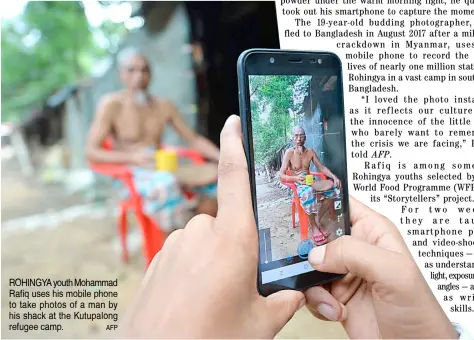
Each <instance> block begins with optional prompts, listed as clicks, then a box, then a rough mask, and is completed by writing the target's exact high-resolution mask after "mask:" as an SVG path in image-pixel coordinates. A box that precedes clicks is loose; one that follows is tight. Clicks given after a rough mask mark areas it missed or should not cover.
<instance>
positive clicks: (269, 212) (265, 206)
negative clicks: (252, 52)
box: [246, 58, 349, 290]
mask: <svg viewBox="0 0 474 340" xmlns="http://www.w3.org/2000/svg"><path fill="white" fill-rule="evenodd" d="M275 59H276V58H275ZM275 59H273V60H275ZM315 60H317V59H315ZM258 64H259V65H262V63H256V65H258ZM328 64H330V63H329V62H328ZM249 70H250V71H251V70H252V68H249ZM253 71H254V72H253V73H257V74H252V72H249V74H247V75H246V76H247V77H248V99H249V111H250V112H249V113H250V119H247V123H249V124H250V125H251V129H250V131H251V132H250V135H249V136H248V138H249V139H250V143H249V148H250V151H251V158H252V166H251V167H250V168H251V172H253V174H251V176H252V175H253V191H254V193H253V194H254V210H256V211H255V215H256V220H257V225H258V230H259V246H260V251H259V254H260V258H259V262H260V263H259V276H260V277H259V283H260V286H263V287H265V286H269V287H271V286H274V288H275V287H280V288H281V287H288V288H296V289H298V288H305V287H309V286H312V285H315V284H319V283H322V282H327V281H330V280H332V279H334V278H336V277H338V276H339V275H334V274H327V273H317V272H315V271H314V269H313V268H312V267H311V265H310V264H309V263H308V253H309V252H310V251H311V249H312V248H314V247H318V246H321V245H323V244H327V243H328V242H331V241H333V240H335V239H337V238H338V237H341V236H343V235H345V234H346V233H349V230H348V229H349V223H348V216H347V215H348V202H347V200H348V195H347V170H346V149H345V135H344V133H345V132H344V131H345V129H344V108H343V99H342V98H343V97H342V82H341V79H340V77H341V71H340V67H339V68H338V67H329V66H328V67H323V66H321V67H309V66H308V67H304V66H302V65H299V66H298V67H294V66H292V65H282V64H280V65H279V66H278V65H276V66H272V65H269V66H265V67H258V66H257V67H253ZM275 290H278V289H275Z"/></svg>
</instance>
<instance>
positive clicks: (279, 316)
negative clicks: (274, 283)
mask: <svg viewBox="0 0 474 340" xmlns="http://www.w3.org/2000/svg"><path fill="white" fill-rule="evenodd" d="M265 302H266V305H267V310H268V311H269V312H268V316H269V319H270V322H271V323H273V326H274V330H275V334H276V333H278V332H279V331H280V330H281V329H282V328H283V326H285V325H286V323H287V322H288V321H290V319H291V318H292V317H293V315H295V313H296V312H297V311H298V310H299V309H300V308H302V307H303V306H304V305H305V303H306V300H305V296H304V294H303V293H302V292H299V291H295V290H281V291H279V292H277V293H274V294H272V295H270V296H268V297H267V298H266V299H265Z"/></svg>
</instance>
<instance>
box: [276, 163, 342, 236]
mask: <svg viewBox="0 0 474 340" xmlns="http://www.w3.org/2000/svg"><path fill="white" fill-rule="evenodd" d="M286 174H287V175H288V176H291V172H290V171H289V170H288V171H287V172H286ZM310 174H311V175H313V176H316V177H321V180H325V179H327V177H326V175H324V174H323V173H321V172H313V171H310ZM281 183H282V184H283V185H286V186H287V187H289V188H290V189H291V190H292V191H293V199H292V201H291V222H292V225H293V228H296V220H295V213H296V211H298V218H299V220H300V235H301V236H300V237H301V240H302V241H303V240H306V239H308V229H309V217H308V215H306V212H305V211H304V209H303V208H302V207H301V202H300V198H299V196H298V191H297V190H296V184H295V183H293V182H283V181H282V182H281ZM316 199H318V200H321V199H322V195H317V196H316ZM333 208H334V207H332V208H331V216H333V215H334V210H333Z"/></svg>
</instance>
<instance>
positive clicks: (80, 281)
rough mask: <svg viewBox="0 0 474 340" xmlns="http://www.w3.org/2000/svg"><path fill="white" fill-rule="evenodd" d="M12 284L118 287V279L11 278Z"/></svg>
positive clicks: (27, 285) (16, 285)
mask: <svg viewBox="0 0 474 340" xmlns="http://www.w3.org/2000/svg"><path fill="white" fill-rule="evenodd" d="M10 286H14V287H25V286H26V287H53V288H56V287H70V286H79V287H94V286H99V287H102V286H106V287H117V286H118V279H115V280H88V279H74V281H73V280H71V279H67V280H51V279H39V278H38V279H21V278H11V279H10Z"/></svg>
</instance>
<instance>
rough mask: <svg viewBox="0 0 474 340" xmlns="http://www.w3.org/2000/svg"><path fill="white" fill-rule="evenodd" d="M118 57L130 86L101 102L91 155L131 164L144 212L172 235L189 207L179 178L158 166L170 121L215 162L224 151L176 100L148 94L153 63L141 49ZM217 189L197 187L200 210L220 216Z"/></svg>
mask: <svg viewBox="0 0 474 340" xmlns="http://www.w3.org/2000/svg"><path fill="white" fill-rule="evenodd" d="M117 60H118V64H119V72H120V79H121V81H122V83H123V85H124V86H125V88H124V89H123V90H122V91H118V92H114V93H110V94H107V95H105V96H104V97H103V98H102V99H101V100H100V104H99V107H98V110H97V113H96V116H95V119H94V122H93V124H92V127H91V130H90V132H89V137H88V140H87V146H86V154H87V158H88V159H89V161H91V162H97V163H116V164H127V165H130V167H131V170H132V174H133V180H134V183H135V186H136V188H137V191H138V192H139V193H140V195H141V196H142V198H143V202H144V210H145V212H146V213H147V214H149V215H150V216H151V217H153V218H156V220H157V222H158V224H159V225H160V227H161V228H162V229H163V231H164V232H165V233H169V232H171V231H173V230H174V229H177V228H183V227H184V225H185V223H186V222H187V221H186V217H185V216H186V209H187V205H186V204H185V203H186V202H185V197H184V195H183V191H182V188H181V185H180V183H178V181H177V179H176V177H175V176H174V175H173V174H172V173H170V172H164V171H156V170H155V169H154V161H155V159H154V158H155V150H156V149H158V148H159V147H160V144H161V138H162V134H163V131H164V129H165V127H166V125H168V124H170V125H171V126H173V127H174V128H175V129H176V131H177V132H178V133H179V134H180V135H181V136H182V137H183V138H184V139H185V140H186V141H187V142H188V144H189V145H191V146H192V147H193V148H194V149H196V150H198V151H199V152H200V153H201V154H202V155H203V156H204V157H205V158H207V159H209V160H211V161H215V162H217V161H218V159H219V149H218V148H217V147H216V146H215V145H214V144H212V143H211V142H210V141H209V140H207V139H206V138H204V137H202V136H199V135H197V134H196V133H195V132H194V131H193V130H191V129H190V128H189V127H188V126H187V125H186V123H185V122H184V120H183V119H182V117H181V116H180V115H179V113H178V111H177V109H176V108H175V106H174V105H173V104H172V103H170V102H169V101H166V100H163V99H159V98H156V97H153V96H152V95H150V94H149V92H148V91H147V89H148V84H149V82H150V79H151V72H150V65H149V63H148V60H147V59H146V58H145V57H144V56H143V55H142V54H141V53H140V52H139V51H138V50H136V49H133V48H129V49H125V50H123V51H121V52H120V53H119V54H118V57H117ZM109 136H112V137H113V138H114V150H112V151H106V150H103V148H102V144H103V142H104V140H105V139H106V138H107V137H109ZM216 188H217V186H216V184H213V185H208V186H201V187H197V188H195V191H196V193H198V196H199V197H200V203H199V204H198V207H197V211H196V213H207V214H209V215H215V214H216V212H217V201H216V199H215V195H216ZM120 193H121V195H128V192H127V190H126V188H124V187H120Z"/></svg>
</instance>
